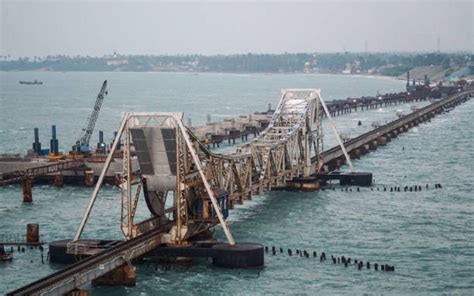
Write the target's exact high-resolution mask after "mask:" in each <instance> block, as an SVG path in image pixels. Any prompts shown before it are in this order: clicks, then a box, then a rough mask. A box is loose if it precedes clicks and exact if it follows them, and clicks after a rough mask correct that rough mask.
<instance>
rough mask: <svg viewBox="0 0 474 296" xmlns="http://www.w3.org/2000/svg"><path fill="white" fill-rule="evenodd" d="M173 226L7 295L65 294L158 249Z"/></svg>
mask: <svg viewBox="0 0 474 296" xmlns="http://www.w3.org/2000/svg"><path fill="white" fill-rule="evenodd" d="M170 227H171V225H168V224H167V225H164V226H163V227H161V228H160V229H155V230H152V231H149V232H148V233H146V234H144V235H141V236H138V237H136V238H134V239H131V240H128V241H124V242H121V243H119V244H117V245H116V246H114V247H112V248H110V249H107V250H105V251H103V252H101V253H99V254H97V255H95V256H91V257H88V258H86V259H84V260H82V261H79V262H77V263H75V264H72V265H69V266H68V267H66V268H64V269H62V270H60V271H57V272H55V273H53V274H51V275H49V276H47V277H44V278H42V279H39V280H37V281H35V282H33V283H30V284H28V285H26V286H24V287H21V288H19V289H17V290H15V291H12V292H10V293H8V294H7V295H40V294H41V295H63V294H65V293H67V292H69V291H71V290H73V289H74V288H76V287H80V286H82V285H85V284H87V283H89V282H91V281H92V280H94V279H96V278H98V277H100V276H103V275H105V274H106V273H108V272H110V271H111V270H113V269H115V268H117V267H119V266H121V265H123V264H127V262H130V261H131V260H133V259H134V258H137V257H140V256H142V255H143V254H145V253H147V252H149V251H151V250H153V249H155V248H157V247H158V246H159V245H160V244H161V240H160V236H161V235H162V234H164V233H166V232H167V231H168V230H169V229H170Z"/></svg>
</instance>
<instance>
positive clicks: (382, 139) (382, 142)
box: [377, 137, 387, 146]
mask: <svg viewBox="0 0 474 296" xmlns="http://www.w3.org/2000/svg"><path fill="white" fill-rule="evenodd" d="M377 145H380V146H385V145H387V138H386V137H378V138H377Z"/></svg>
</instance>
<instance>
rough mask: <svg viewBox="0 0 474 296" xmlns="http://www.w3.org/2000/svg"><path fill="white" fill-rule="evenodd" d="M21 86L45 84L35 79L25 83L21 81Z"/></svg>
mask: <svg viewBox="0 0 474 296" xmlns="http://www.w3.org/2000/svg"><path fill="white" fill-rule="evenodd" d="M20 84H29V85H31V84H43V82H42V81H38V80H36V79H35V80H34V81H23V80H21V81H20Z"/></svg>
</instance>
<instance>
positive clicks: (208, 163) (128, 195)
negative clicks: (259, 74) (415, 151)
mask: <svg viewBox="0 0 474 296" xmlns="http://www.w3.org/2000/svg"><path fill="white" fill-rule="evenodd" d="M472 95H474V90H465V91H461V92H459V93H456V94H454V95H452V96H450V97H448V98H445V99H442V100H440V101H437V102H435V103H433V104H431V105H429V106H427V107H425V108H422V109H420V110H417V111H415V112H413V113H411V114H409V115H407V116H404V117H402V118H400V119H398V120H396V121H394V122H391V123H389V124H387V125H384V126H381V127H379V128H377V129H375V130H373V131H370V132H368V133H366V134H364V135H361V136H360V137H358V138H355V139H352V140H350V141H349V142H346V143H344V144H343V143H342V141H341V139H340V138H339V136H338V134H337V130H336V127H335V126H334V125H333V124H332V128H333V130H334V131H335V135H336V138H337V139H338V141H339V145H338V146H337V147H334V148H332V149H329V150H327V151H324V152H323V151H321V149H322V145H321V144H322V143H321V142H322V137H323V135H322V127H321V117H322V115H323V114H325V115H326V116H327V117H328V119H329V120H330V123H332V119H331V113H330V112H329V110H328V109H327V106H326V104H325V102H324V100H323V98H322V97H321V93H320V90H319V89H287V90H283V91H282V96H281V98H280V102H279V104H278V107H277V108H276V110H275V113H274V115H273V118H272V120H271V121H270V124H269V126H268V127H267V128H266V129H265V130H264V131H263V132H261V133H260V134H259V135H258V137H257V138H255V139H253V140H252V141H250V142H248V143H245V144H242V145H239V146H237V148H236V150H235V151H234V152H232V153H225V154H224V153H214V152H212V151H210V150H208V149H207V147H206V146H205V145H203V144H202V143H201V142H200V141H199V140H198V139H197V138H196V137H195V136H194V135H193V133H192V132H191V131H190V130H189V129H188V128H187V127H185V126H184V125H183V123H182V119H183V114H182V113H162V112H158V113H154V112H146V113H125V114H124V116H123V119H122V122H121V125H120V128H119V131H118V133H119V136H118V137H116V138H115V141H114V143H113V145H112V148H111V152H110V153H109V155H108V158H107V160H106V162H105V165H104V168H103V171H102V173H101V175H100V176H99V180H98V182H97V184H96V187H95V189H94V191H93V193H92V196H91V198H90V201H89V203H88V205H87V208H86V210H85V213H84V216H83V219H82V221H81V223H80V225H79V228H78V230H77V233H76V235H75V237H74V239H73V240H72V241H69V242H68V243H67V244H66V245H65V251H67V254H68V255H70V256H76V257H78V258H85V259H83V260H81V261H78V262H77V263H75V264H72V265H70V266H68V267H66V268H65V269H63V270H61V271H59V272H57V273H54V274H52V275H50V276H48V277H46V278H44V279H40V280H38V281H36V282H33V283H31V284H29V285H27V286H25V287H22V288H20V289H18V290H16V291H12V292H11V293H9V295H60V294H64V293H68V292H70V291H72V290H74V289H77V288H80V287H81V286H82V285H84V284H86V283H88V282H91V281H96V282H98V283H104V282H105V283H106V284H110V283H111V281H116V279H117V278H120V279H121V280H120V281H119V283H118V284H131V285H133V284H134V278H135V277H134V267H133V265H132V261H133V260H134V259H136V258H140V257H142V256H143V255H145V254H146V253H148V252H150V251H152V250H155V249H157V248H159V247H161V246H167V247H173V248H175V249H176V250H186V248H187V247H193V246H194V247H195V246H197V245H199V246H204V245H206V246H209V245H210V248H209V247H208V248H207V250H206V251H203V249H205V248H204V247H202V248H201V249H200V252H201V253H200V255H202V254H203V253H206V254H205V255H206V256H209V257H212V258H213V262H214V263H215V264H216V265H219V266H234V267H248V266H259V265H263V247H262V246H260V245H254V244H250V245H245V244H239V243H236V242H235V241H234V238H233V236H232V232H231V230H230V229H229V227H228V225H227V223H226V218H227V217H228V214H229V209H231V208H232V207H233V205H234V203H242V202H243V201H244V200H245V199H249V198H251V197H252V195H258V194H261V193H262V192H264V191H267V190H272V189H281V188H285V187H294V183H301V182H303V181H304V180H314V181H315V182H319V180H318V179H317V178H315V177H314V176H316V177H317V176H321V175H322V174H324V173H325V172H328V171H331V170H333V169H335V168H336V167H338V166H339V165H341V164H342V163H344V162H345V163H347V164H348V165H349V166H350V167H351V170H353V168H352V164H351V157H350V156H351V155H352V156H353V157H355V156H357V149H365V147H367V151H368V150H370V149H373V146H374V145H375V146H376V144H375V143H374V141H375V142H377V143H381V142H383V140H382V138H385V141H387V138H389V137H392V136H396V134H397V133H399V132H403V131H406V130H407V129H408V128H409V127H410V126H413V125H415V124H418V123H420V122H421V121H424V120H428V119H429V118H430V117H432V116H434V115H435V114H437V113H439V112H442V110H444V109H445V108H447V107H450V106H454V105H456V104H458V103H460V102H462V101H463V100H466V99H467V98H468V97H469V96H472ZM120 138H122V140H123V143H124V146H123V151H124V157H123V174H122V178H123V180H122V183H121V185H120V187H121V199H120V206H121V217H120V228H121V230H122V232H123V235H124V237H125V241H123V242H121V243H118V244H116V245H114V246H112V247H110V248H108V249H105V250H98V247H97V244H96V243H95V241H90V240H83V239H81V236H82V233H83V230H84V228H85V226H86V224H87V221H88V218H89V216H90V215H91V213H92V210H93V206H94V203H95V201H96V200H97V198H98V196H99V191H100V188H101V185H102V183H103V181H104V177H105V174H106V171H107V169H108V166H109V165H110V163H111V161H112V155H113V153H114V151H115V149H117V146H118V144H119V142H120ZM367 145H368V146H367ZM371 145H372V146H371ZM346 148H347V149H346ZM132 155H136V158H137V161H138V164H139V169H140V175H139V176H138V177H137V176H136V175H135V174H133V173H132V171H133V169H132V158H133V157H132ZM302 180H303V181H302ZM303 183H304V182H303ZM310 183H311V182H310ZM300 188H301V187H300ZM142 196H143V198H142ZM141 202H144V203H146V206H147V207H148V209H149V211H150V213H151V218H149V219H146V220H144V221H136V220H135V215H136V211H137V208H138V205H139V203H141ZM216 225H221V227H222V229H223V231H224V233H225V236H226V239H227V243H226V244H216V243H215V242H213V240H212V237H210V236H209V232H208V230H209V229H210V228H212V227H214V226H216ZM203 242H204V243H203ZM210 242H211V243H210ZM180 254H183V253H180ZM189 256H190V257H192V256H193V255H192V254H191V253H189ZM111 274H115V276H110V275H111ZM130 279H133V280H130ZM115 284H117V282H115Z"/></svg>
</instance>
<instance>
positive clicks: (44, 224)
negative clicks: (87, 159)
mask: <svg viewBox="0 0 474 296" xmlns="http://www.w3.org/2000/svg"><path fill="white" fill-rule="evenodd" d="M34 79H38V80H41V81H43V82H44V84H43V85H42V86H26V85H20V84H19V83H18V81H19V80H34ZM104 79H107V80H108V83H109V95H108V96H107V97H106V99H105V101H104V105H103V109H102V111H101V114H100V118H99V121H98V123H97V127H96V131H97V130H99V129H100V130H104V131H105V133H106V135H107V137H106V140H107V141H108V142H109V141H111V139H112V133H113V131H114V130H115V129H117V128H118V124H119V121H120V114H121V112H125V111H183V112H185V117H186V118H191V119H192V123H193V124H195V125H197V124H202V123H203V122H205V120H206V114H212V119H213V120H218V119H220V118H225V117H227V116H236V115H240V114H248V113H251V112H254V111H264V110H265V109H267V105H268V104H269V103H271V104H272V105H273V106H276V104H277V102H278V99H279V95H280V89H281V88H304V87H314V88H321V89H322V94H323V96H324V97H325V99H326V100H328V101H329V100H333V99H345V98H347V97H358V96H363V95H376V94H377V92H380V93H386V92H398V91H402V90H403V88H404V82H403V81H396V80H390V79H376V78H366V77H352V76H341V75H300V74H288V75H283V74H281V75H256V74H248V75H232V74H188V73H71V72H67V73H57V72H0V116H1V120H0V153H2V152H10V153H12V152H21V153H24V152H25V151H26V149H29V148H30V147H31V143H32V142H33V128H34V127H39V128H40V137H41V139H40V140H41V142H42V143H43V146H46V147H47V146H48V143H49V139H50V136H51V134H50V126H51V124H56V125H57V129H58V138H59V142H60V148H61V150H62V151H67V150H69V149H70V147H71V146H72V144H73V143H74V141H75V140H76V139H77V138H78V136H79V135H80V132H81V129H82V128H83V126H84V125H85V123H86V119H87V116H88V115H89V113H90V111H91V108H92V106H93V103H94V101H95V96H96V95H97V92H98V90H99V88H100V85H101V83H102V81H103V80H104ZM424 104H426V103H425V102H422V103H417V105H419V106H422V105H424ZM412 105H413V104H402V105H397V106H391V107H384V108H380V109H377V110H369V111H363V112H357V113H354V112H353V113H351V114H347V115H344V116H339V117H336V118H335V119H336V124H337V127H338V129H339V130H340V131H341V132H344V133H347V134H349V135H350V136H351V137H354V136H357V135H359V134H361V133H363V132H365V131H367V130H369V129H371V128H372V127H371V123H372V122H374V121H377V122H385V121H389V120H393V119H395V112H396V110H403V111H404V112H405V113H407V112H409V110H410V108H411V106H412ZM473 112H474V100H470V101H468V102H466V103H464V104H462V105H460V106H458V107H456V108H455V109H454V110H452V111H450V112H449V113H444V114H440V115H438V116H436V117H435V118H433V119H432V120H431V122H429V123H424V124H421V125H419V126H417V127H415V128H413V129H411V130H409V131H408V132H407V133H404V134H401V135H400V136H399V137H398V138H395V139H393V140H392V141H391V142H389V143H388V144H387V145H386V146H384V147H379V148H378V149H377V150H376V151H374V152H371V153H369V154H367V155H365V156H363V157H362V158H361V159H360V160H354V166H355V168H356V170H359V171H368V172H372V173H373V174H374V179H375V185H374V186H373V187H372V189H373V190H371V188H361V189H360V191H357V190H356V188H355V187H353V188H351V189H352V191H348V192H346V191H345V188H344V190H342V189H343V188H341V187H339V186H337V185H336V188H335V190H326V191H319V192H284V191H283V192H282V191H280V192H266V193H264V194H263V195H261V196H255V197H253V199H252V200H249V201H245V203H244V204H243V205H237V206H236V208H235V209H234V210H232V211H231V216H230V219H229V225H230V228H231V230H232V232H233V235H234V237H235V239H236V240H237V241H239V242H255V243H261V244H263V245H266V246H270V247H271V246H273V245H274V246H276V247H277V248H279V247H280V246H281V247H282V248H283V249H284V251H285V252H284V253H283V254H280V253H278V254H277V255H276V256H273V255H271V253H269V254H267V255H266V257H265V267H264V268H263V269H259V270H229V269H222V268H216V267H214V266H213V265H212V264H211V263H210V262H208V261H206V260H198V261H197V262H195V264H193V265H192V266H191V267H183V266H176V267H174V268H172V269H171V270H169V269H164V268H161V267H160V266H155V264H153V263H144V264H140V265H138V266H137V286H136V287H134V288H122V287H116V288H110V287H109V288H107V287H94V288H92V287H90V286H88V288H90V289H91V290H90V292H91V295H118V294H123V295H125V294H126V295H156V294H162V295H190V294H191V295H211V294H212V295H215V294H217V295H224V294H244V295H248V294H250V295H267V294H302V295H314V294H323V295H324V294H385V295H406V294H417V295H420V294H422V295H426V294H458V295H472V294H473V293H474V220H473V217H474V195H473V192H472V191H473V190H472V188H473V187H472V180H473V177H474V153H473V152H472V151H473V148H474V143H473V137H474V124H473V122H472V114H473ZM359 120H360V121H361V122H362V126H359V125H358V121H359ZM186 122H187V121H186ZM324 133H325V137H326V138H325V148H330V147H331V146H333V145H335V143H336V142H335V139H334V137H333V136H332V132H331V130H330V129H329V128H328V127H326V126H325V130H324ZM96 141H97V133H95V134H94V136H93V142H94V143H95V142H96ZM93 145H94V144H93ZM225 149H232V147H225ZM342 169H344V170H347V167H343V168H342ZM435 183H441V184H442V185H443V188H441V189H435V188H434V184H435ZM426 184H429V189H428V190H426V189H425V185H426ZM413 185H420V186H422V188H423V189H422V191H421V192H390V191H389V190H387V191H383V188H390V187H393V186H402V187H403V186H413ZM402 191H403V190H402ZM91 192H92V189H90V188H84V187H79V186H69V185H66V186H65V187H64V188H55V187H53V186H49V185H38V186H35V187H34V188H33V200H34V202H33V203H32V204H24V203H22V199H21V190H20V188H19V187H18V186H16V185H11V186H7V187H1V188H0V233H24V232H25V228H26V224H27V223H39V224H40V231H41V233H42V238H43V239H44V240H45V241H53V240H58V239H66V238H71V237H72V236H73V235H74V233H75V231H76V229H77V227H78V225H79V221H80V219H81V217H82V214H83V212H84V209H85V207H86V203H87V202H88V199H89V197H90V194H91ZM147 211H148V210H147V209H146V207H145V206H143V205H142V206H141V207H140V208H139V215H140V216H142V217H146V216H147V215H148V212H147ZM119 216H120V192H119V190H118V189H117V188H114V187H111V186H105V187H104V188H103V189H102V191H101V194H100V198H99V199H98V201H97V203H96V205H95V208H94V211H93V213H92V216H91V219H90V222H89V223H88V225H87V227H86V230H85V233H84V236H85V237H90V238H97V237H100V238H110V239H120V238H122V235H121V232H120V230H119ZM216 235H217V236H218V237H219V238H220V239H222V240H225V238H224V235H223V233H222V231H221V229H220V228H219V227H217V228H216ZM288 248H292V249H293V250H294V249H301V250H307V251H309V252H310V253H311V254H312V252H313V251H317V253H318V256H319V255H320V253H321V252H322V251H324V252H325V253H326V255H327V257H328V259H329V260H327V261H326V262H323V263H320V262H319V260H317V259H315V258H312V257H311V258H309V259H305V258H300V257H299V256H292V257H290V256H288V255H287V253H286V250H287V249H288ZM331 255H334V256H342V255H343V256H346V257H351V258H353V259H358V260H363V261H364V262H366V261H370V262H371V263H379V264H381V263H383V264H385V263H386V264H390V265H394V266H395V268H396V270H395V272H381V271H375V270H373V268H372V269H370V270H367V269H366V268H364V269H363V270H357V268H356V267H355V265H351V266H349V267H347V268H345V267H344V266H343V265H341V264H339V265H333V264H332V262H331V260H330V256H331ZM14 256H15V259H14V260H13V262H12V263H0V294H2V293H6V292H7V291H10V290H12V289H15V288H18V287H20V286H22V285H25V284H27V283H29V282H31V281H33V280H36V279H38V278H40V277H43V276H46V275H48V274H50V273H51V272H53V271H55V270H58V269H59V268H61V266H60V265H50V264H48V263H47V264H42V263H41V257H40V252H39V251H38V250H37V249H35V250H27V251H26V252H25V253H18V252H15V253H14Z"/></svg>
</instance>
